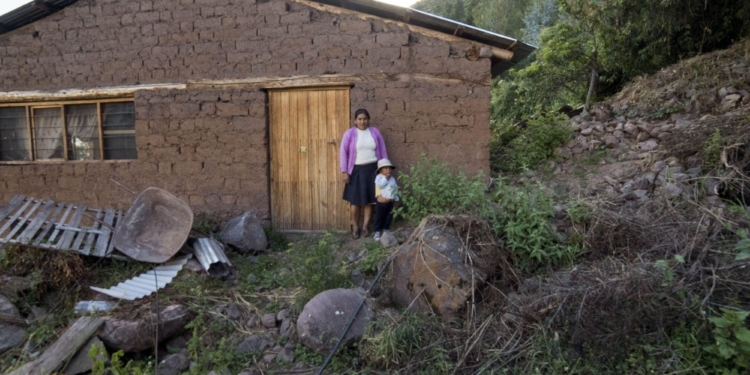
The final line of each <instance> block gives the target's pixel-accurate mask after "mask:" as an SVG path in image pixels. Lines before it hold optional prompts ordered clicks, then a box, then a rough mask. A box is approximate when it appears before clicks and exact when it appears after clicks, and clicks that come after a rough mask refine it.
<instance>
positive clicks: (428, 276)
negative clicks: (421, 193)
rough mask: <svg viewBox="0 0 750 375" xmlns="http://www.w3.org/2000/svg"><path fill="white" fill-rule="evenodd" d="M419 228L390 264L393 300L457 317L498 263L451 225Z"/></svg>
mask: <svg viewBox="0 0 750 375" xmlns="http://www.w3.org/2000/svg"><path fill="white" fill-rule="evenodd" d="M425 220H427V219H425ZM416 230H418V231H421V233H420V234H419V235H418V236H414V235H412V238H413V239H414V240H413V241H411V242H408V243H406V244H404V245H402V246H401V248H400V249H399V251H398V252H397V253H396V256H395V257H394V259H393V263H392V264H391V272H390V280H389V283H390V286H389V288H388V289H389V290H390V296H391V299H392V300H393V301H394V302H396V303H397V304H399V305H401V306H403V307H408V308H409V309H410V311H414V312H424V313H427V312H432V311H434V312H436V313H438V314H440V315H441V316H442V318H443V319H444V320H452V319H454V318H458V317H460V314H461V311H462V310H463V309H464V308H465V307H466V305H467V303H468V302H470V301H471V297H472V294H473V293H474V288H476V287H479V286H481V285H483V284H484V280H486V279H487V276H488V275H489V273H490V272H491V271H492V269H493V268H494V266H495V263H496V262H495V261H491V260H488V259H484V258H483V257H482V256H479V254H477V253H475V252H474V251H472V250H471V248H467V247H466V246H464V243H463V242H462V241H461V238H463V236H460V235H459V234H458V233H456V231H455V229H454V228H452V227H450V226H437V225H420V228H417V229H416ZM467 251H471V252H472V256H471V259H472V264H468V263H467V259H468V258H469V257H467Z"/></svg>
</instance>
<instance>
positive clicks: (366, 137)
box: [354, 128, 378, 165]
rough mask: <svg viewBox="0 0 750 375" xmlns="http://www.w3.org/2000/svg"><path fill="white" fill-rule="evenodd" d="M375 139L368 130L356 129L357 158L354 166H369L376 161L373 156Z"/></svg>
mask: <svg viewBox="0 0 750 375" xmlns="http://www.w3.org/2000/svg"><path fill="white" fill-rule="evenodd" d="M375 147H376V145H375V138H373V137H372V134H370V128H367V129H365V130H360V129H359V128H357V158H356V159H355V160H354V164H355V165H362V164H370V163H375V162H376V161H378V157H377V155H375Z"/></svg>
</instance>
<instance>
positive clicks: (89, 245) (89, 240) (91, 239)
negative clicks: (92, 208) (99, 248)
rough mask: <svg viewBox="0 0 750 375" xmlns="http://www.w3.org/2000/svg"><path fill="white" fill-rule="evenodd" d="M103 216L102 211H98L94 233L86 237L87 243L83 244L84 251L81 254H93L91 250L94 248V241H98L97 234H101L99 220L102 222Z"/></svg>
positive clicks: (93, 227)
mask: <svg viewBox="0 0 750 375" xmlns="http://www.w3.org/2000/svg"><path fill="white" fill-rule="evenodd" d="M103 215H104V212H102V210H96V220H95V221H94V224H92V226H91V229H92V231H90V232H89V235H88V236H87V237H86V242H84V243H83V249H82V250H81V253H82V254H83V255H89V253H90V252H91V248H92V246H94V239H96V236H97V233H100V232H99V230H98V229H99V227H100V226H101V225H100V223H99V220H102V218H103ZM94 231H96V232H94ZM74 247H75V246H74Z"/></svg>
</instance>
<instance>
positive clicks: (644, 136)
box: [635, 132, 651, 142]
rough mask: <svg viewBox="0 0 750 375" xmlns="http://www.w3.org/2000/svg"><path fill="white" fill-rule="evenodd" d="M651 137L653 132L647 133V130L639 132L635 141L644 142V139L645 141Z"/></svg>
mask: <svg viewBox="0 0 750 375" xmlns="http://www.w3.org/2000/svg"><path fill="white" fill-rule="evenodd" d="M649 138H651V134H649V133H646V132H640V133H638V136H637V137H636V138H635V141H636V142H643V141H645V140H647V139H649Z"/></svg>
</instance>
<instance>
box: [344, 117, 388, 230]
mask: <svg viewBox="0 0 750 375" xmlns="http://www.w3.org/2000/svg"><path fill="white" fill-rule="evenodd" d="M354 125H356V126H354V127H352V128H349V130H347V131H346V132H345V133H344V138H343V139H342V140H341V175H342V176H343V179H344V184H345V186H344V200H345V201H347V202H349V203H350V204H351V206H349V216H350V219H351V229H352V238H354V239H357V238H359V235H360V226H359V214H360V212H361V211H364V222H363V223H362V229H363V233H364V235H365V236H367V235H369V234H370V230H369V228H370V218H371V217H372V208H373V205H374V204H375V172H376V171H377V169H378V160H380V159H388V153H387V152H386V150H385V141H383V136H382V135H381V134H380V131H378V129H375V128H373V127H371V126H370V113H368V112H367V110H365V109H358V110H357V111H356V112H354Z"/></svg>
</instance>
